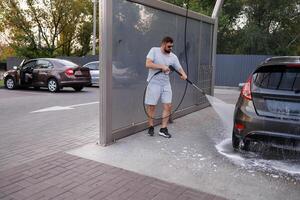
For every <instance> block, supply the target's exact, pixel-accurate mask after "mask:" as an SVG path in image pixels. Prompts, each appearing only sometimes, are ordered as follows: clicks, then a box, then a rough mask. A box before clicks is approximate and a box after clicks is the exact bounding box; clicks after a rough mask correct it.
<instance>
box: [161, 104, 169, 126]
mask: <svg viewBox="0 0 300 200" xmlns="http://www.w3.org/2000/svg"><path fill="white" fill-rule="evenodd" d="M171 109H172V104H170V103H164V104H163V114H162V117H163V119H162V125H161V127H162V128H166V127H167V126H168V121H169V117H170V114H171Z"/></svg>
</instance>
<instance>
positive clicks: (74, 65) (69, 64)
mask: <svg viewBox="0 0 300 200" xmlns="http://www.w3.org/2000/svg"><path fill="white" fill-rule="evenodd" d="M56 62H59V63H61V64H62V65H64V66H68V67H71V68H73V67H78V65H77V64H76V63H73V62H71V61H68V60H56Z"/></svg>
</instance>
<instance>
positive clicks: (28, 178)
mask: <svg viewBox="0 0 300 200" xmlns="http://www.w3.org/2000/svg"><path fill="white" fill-rule="evenodd" d="M203 184H205V183H203ZM0 199H2V200H21V199H22V200H23V199H24V200H45V199H57V200H60V199H78V200H79V199H80V200H84V199H101V200H102V199H103V200H125V199H128V200H223V199H224V198H220V197H217V196H213V195H210V194H207V193H203V192H200V191H195V190H193V189H189V188H186V187H183V186H179V185H176V184H172V183H168V182H165V181H161V180H158V179H155V178H151V177H147V176H144V175H140V174H137V173H133V172H130V171H127V170H124V169H120V168H116V167H112V166H109V165H106V164H102V163H99V162H95V161H91V160H87V159H83V158H80V157H77V156H73V155H70V154H67V153H63V152H59V153H55V154H52V155H49V156H46V157H43V158H39V159H37V160H34V161H31V162H28V163H26V164H22V165H19V166H16V167H13V168H11V169H7V170H4V171H1V172H0Z"/></svg>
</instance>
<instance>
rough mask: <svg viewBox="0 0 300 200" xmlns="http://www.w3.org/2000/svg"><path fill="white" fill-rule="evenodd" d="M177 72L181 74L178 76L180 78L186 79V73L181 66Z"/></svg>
mask: <svg viewBox="0 0 300 200" xmlns="http://www.w3.org/2000/svg"><path fill="white" fill-rule="evenodd" d="M179 72H180V74H181V75H182V76H180V78H181V79H182V80H186V79H187V75H186V73H185V71H184V70H183V68H182V67H181V68H180V69H179Z"/></svg>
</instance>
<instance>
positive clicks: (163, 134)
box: [158, 128, 172, 138]
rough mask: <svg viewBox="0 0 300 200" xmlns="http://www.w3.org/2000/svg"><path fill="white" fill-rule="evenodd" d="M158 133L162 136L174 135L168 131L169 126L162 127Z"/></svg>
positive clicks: (169, 136)
mask: <svg viewBox="0 0 300 200" xmlns="http://www.w3.org/2000/svg"><path fill="white" fill-rule="evenodd" d="M158 134H159V135H160V136H163V137H165V138H171V137H172V135H171V134H170V133H169V132H168V129H167V128H161V129H160V130H159V132H158Z"/></svg>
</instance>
